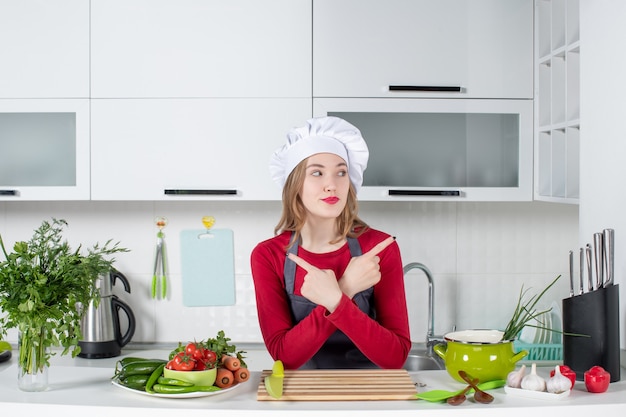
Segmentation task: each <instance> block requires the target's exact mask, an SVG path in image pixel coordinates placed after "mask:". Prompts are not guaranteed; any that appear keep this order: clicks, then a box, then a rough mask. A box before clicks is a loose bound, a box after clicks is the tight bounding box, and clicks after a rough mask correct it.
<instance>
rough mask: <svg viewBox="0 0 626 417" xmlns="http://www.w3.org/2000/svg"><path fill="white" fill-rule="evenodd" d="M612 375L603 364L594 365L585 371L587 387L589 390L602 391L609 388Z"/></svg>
mask: <svg viewBox="0 0 626 417" xmlns="http://www.w3.org/2000/svg"><path fill="white" fill-rule="evenodd" d="M610 382H611V375H610V374H609V373H608V372H607V371H605V370H604V368H603V367H601V366H592V367H591V369H589V370H588V371H587V372H585V387H587V391H589V392H594V393H601V392H604V391H606V390H607V389H608V388H609V383H610Z"/></svg>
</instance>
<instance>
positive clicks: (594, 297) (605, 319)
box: [563, 285, 620, 382]
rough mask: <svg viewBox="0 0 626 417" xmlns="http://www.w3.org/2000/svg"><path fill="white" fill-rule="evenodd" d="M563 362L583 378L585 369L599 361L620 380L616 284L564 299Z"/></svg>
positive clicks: (614, 380) (617, 292)
mask: <svg viewBox="0 0 626 417" xmlns="http://www.w3.org/2000/svg"><path fill="white" fill-rule="evenodd" d="M563 333H573V334H574V333H575V334H579V335H584V336H570V335H566V334H564V335H563V364H564V365H567V366H569V367H570V368H571V369H572V370H573V371H574V372H576V380H578V381H584V374H585V371H587V370H589V368H591V367H592V366H595V365H599V366H601V367H603V368H604V369H605V370H606V371H608V372H609V373H610V374H611V382H617V381H619V380H620V363H619V359H620V352H619V350H620V334H619V285H610V286H608V287H606V288H599V289H597V290H595V291H591V292H588V293H585V294H581V295H576V296H573V297H569V298H565V299H563Z"/></svg>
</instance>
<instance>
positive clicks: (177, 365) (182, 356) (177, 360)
mask: <svg viewBox="0 0 626 417" xmlns="http://www.w3.org/2000/svg"><path fill="white" fill-rule="evenodd" d="M172 361H173V362H174V370H176V371H192V370H193V368H194V367H195V366H196V361H194V360H193V358H192V357H191V356H189V355H187V354H186V353H184V352H179V353H177V354H176V356H174V359H172Z"/></svg>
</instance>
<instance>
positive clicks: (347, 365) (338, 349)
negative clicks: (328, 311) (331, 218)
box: [284, 237, 377, 369]
mask: <svg viewBox="0 0 626 417" xmlns="http://www.w3.org/2000/svg"><path fill="white" fill-rule="evenodd" d="M298 247H299V244H298V243H296V244H294V245H293V246H292V247H291V248H290V249H289V251H288V253H293V254H295V255H297V254H298ZM348 247H349V248H350V255H351V256H352V257H354V256H360V255H361V254H362V252H361V245H360V244H359V241H358V240H357V239H355V238H350V237H349V238H348ZM284 276H285V290H286V291H287V295H288V297H289V305H290V308H291V313H292V316H293V320H294V323H299V322H300V321H301V320H302V319H304V318H305V317H306V316H308V315H309V314H310V313H311V311H313V309H314V308H315V307H317V304H315V303H312V302H311V301H309V300H308V299H306V298H305V297H303V296H301V295H296V294H294V286H295V281H296V263H295V262H294V261H292V260H291V259H289V258H286V260H285V269H284ZM373 295H374V287H370V288H368V289H367V290H364V291H361V292H360V293H358V294H356V295H355V296H354V298H353V299H352V300H353V301H354V302H355V303H356V304H357V306H358V307H359V309H360V310H361V311H363V312H364V313H366V314H367V315H369V316H370V317H372V318H373V319H375V318H376V312H375V311H374V300H373ZM342 368H343V369H354V368H377V366H376V365H374V363H372V362H371V361H370V360H369V359H368V358H367V357H366V356H365V355H363V354H362V353H361V351H360V350H359V349H357V347H356V346H355V345H354V343H352V341H351V340H350V339H349V338H348V337H347V336H346V335H345V334H344V333H343V332H342V331H340V330H337V331H336V332H335V333H333V334H332V335H331V336H330V337H329V338H328V340H327V341H326V342H325V343H324V345H322V347H321V348H320V350H319V351H318V352H317V353H316V354H315V355H314V356H313V357H312V358H311V359H310V360H309V361H308V362H307V363H305V364H304V365H303V366H301V367H300V369H342Z"/></svg>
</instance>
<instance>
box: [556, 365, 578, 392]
mask: <svg viewBox="0 0 626 417" xmlns="http://www.w3.org/2000/svg"><path fill="white" fill-rule="evenodd" d="M559 371H561V375H563V376H565V377H567V378H569V380H570V381H572V387H571V388H570V389H572V388H574V384H575V383H576V372H574V371H572V369H571V368H570V367H569V366H567V365H559ZM553 376H554V369H553V370H551V371H550V378H552V377H553Z"/></svg>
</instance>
